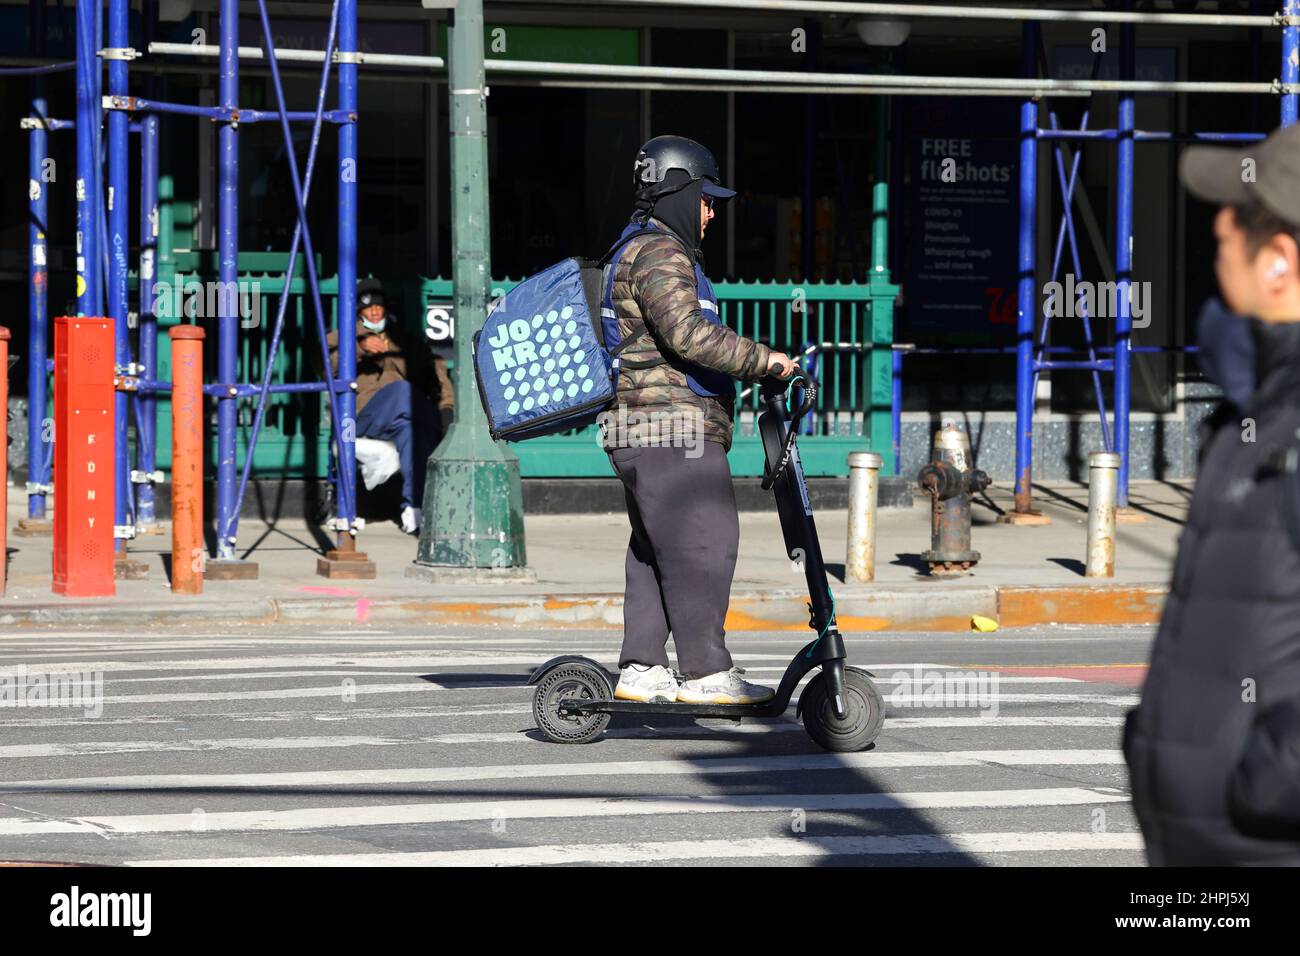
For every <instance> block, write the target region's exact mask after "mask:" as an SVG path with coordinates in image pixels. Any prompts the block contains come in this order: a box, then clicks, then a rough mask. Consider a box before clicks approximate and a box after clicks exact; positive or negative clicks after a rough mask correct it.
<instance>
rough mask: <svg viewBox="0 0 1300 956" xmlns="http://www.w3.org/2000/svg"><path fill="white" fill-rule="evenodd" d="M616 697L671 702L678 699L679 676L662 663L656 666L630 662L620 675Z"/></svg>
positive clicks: (615, 691)
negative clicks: (675, 675) (674, 674)
mask: <svg viewBox="0 0 1300 956" xmlns="http://www.w3.org/2000/svg"><path fill="white" fill-rule="evenodd" d="M614 697H615V698H616V699H617V700H635V701H640V702H641V703H643V704H647V703H651V702H656V703H657V702H660V701H662V702H663V703H668V704H670V703H672V702H673V701H675V700H676V699H677V678H675V677H673V674H672V671H670V670H669V669H668V668H666V667H664V666H662V665H660V664H656V665H655V666H654V667H645V666H643V665H641V664H628V665H627V667H624V668H623V670H622V672H621V673H620V674H619V675H618V686H617V687H615V688H614Z"/></svg>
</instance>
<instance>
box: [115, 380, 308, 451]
mask: <svg viewBox="0 0 1300 956" xmlns="http://www.w3.org/2000/svg"><path fill="white" fill-rule="evenodd" d="M123 387H124V388H125V389H126V390H127V391H130V392H136V393H138V394H140V395H149V394H151V393H152V394H156V393H158V392H170V391H171V390H172V383H171V382H167V381H160V380H158V379H153V378H134V379H127V380H126V382H125V384H124V385H123ZM328 388H329V386H328V385H327V384H326V383H325V382H281V383H278V384H273V385H272V386H271V387H270V388H269V389H267V391H268V392H269V393H270V394H272V395H301V394H306V393H310V392H323V391H325V390H327V389H328ZM203 394H204V395H210V396H211V397H213V398H219V397H221V396H226V395H233V396H236V397H239V398H251V397H253V396H255V395H261V394H262V386H261V385H259V384H256V383H253V382H241V383H240V384H237V385H221V384H219V383H216V382H210V383H208V384H207V385H204V386H203ZM252 444H253V443H252V442H251V441H250V442H249V447H250V448H251V447H252Z"/></svg>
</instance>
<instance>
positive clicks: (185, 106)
mask: <svg viewBox="0 0 1300 956" xmlns="http://www.w3.org/2000/svg"><path fill="white" fill-rule="evenodd" d="M110 68H111V67H110ZM104 108H105V109H107V110H109V111H110V112H112V113H119V112H121V113H174V114H176V115H178V116H197V117H199V118H200V119H210V120H217V121H218V122H222V123H235V124H238V123H270V122H278V121H279V119H280V114H279V113H277V112H275V111H274V110H241V109H240V108H239V107H238V106H226V105H225V104H222V105H220V106H195V105H194V104H192V103H167V102H164V101H163V100H156V99H145V98H144V97H142V96H125V95H122V96H113V97H112V98H110V99H109V100H108V101H107V102H106V103H105V104H104ZM288 116H289V121H290V122H293V123H302V122H306V123H310V122H314V121H315V119H316V114H315V113H310V112H302V111H301V110H290V111H289V113H288ZM324 117H325V119H326V120H328V121H329V122H331V123H351V122H352V117H351V116H350V115H349V114H348V113H346V112H344V111H342V110H326V111H325V113H324Z"/></svg>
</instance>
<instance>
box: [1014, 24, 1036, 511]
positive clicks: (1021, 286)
mask: <svg viewBox="0 0 1300 956" xmlns="http://www.w3.org/2000/svg"><path fill="white" fill-rule="evenodd" d="M1038 34H1039V26H1038V24H1037V23H1034V22H1032V21H1030V22H1026V23H1025V24H1024V26H1023V27H1022V28H1021V38H1020V43H1021V63H1022V71H1023V74H1024V76H1025V77H1026V78H1027V79H1032V78H1033V77H1034V75H1035V74H1036V73H1037V57H1036V53H1037V50H1038ZM1037 130H1038V101H1037V100H1035V99H1033V98H1032V97H1031V98H1028V99H1026V100H1025V101H1024V102H1022V103H1021V104H1020V165H1019V173H1020V209H1019V226H1020V234H1019V244H1018V247H1019V256H1018V263H1017V268H1018V278H1017V285H1016V478H1015V494H1016V511H1018V512H1022V513H1023V512H1027V511H1029V510H1030V496H1031V491H1030V484H1031V478H1032V462H1033V440H1034V395H1033V363H1034V316H1035V315H1036V313H1037V302H1038V296H1037V294H1036V280H1035V275H1034V269H1035V255H1034V253H1035V249H1034V243H1035V241H1036V234H1035V222H1034V220H1035V217H1036V214H1037V206H1038V201H1037V189H1038V137H1037V135H1036V133H1037Z"/></svg>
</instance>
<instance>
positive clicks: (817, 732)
mask: <svg viewBox="0 0 1300 956" xmlns="http://www.w3.org/2000/svg"><path fill="white" fill-rule="evenodd" d="M844 706H845V710H846V713H845V715H844V719H843V720H840V719H839V718H838V717H836V716H835V709H834V707H833V706H832V704H831V699H830V694H829V693H828V692H827V688H826V675H825V674H820V673H819V674H818V675H817V676H816V677H814V678H813V679H812V680H811V681H809V682H808V686H807V687H806V688H805V689H804V692H803V695H802V697H801V698H800V708H799V709H800V711H801V712H802V713H803V726H804V730H806V731H808V736H809V737H811V738H812V739H813V740H814V741H816V742H817V743H818V744H819V745H821V746H822V747H825V748H826V749H827V750H830V751H833V752H835V753H851V752H853V751H857V750H865V749H866V748H867V747H869V746H871V744H872V743H873V742H874V741H875V739H876V737H877V736H878V735H879V734H880V728H881V725H882V724H883V723H884V722H885V702H884V701H883V700H882V699H881V697H880V691H878V690H876V685H875V684H873V683H872V682H871V678H870V677H868V676H867V675H866V674H864V673H862V671H860V670H855V669H854V668H852V667H846V668H844Z"/></svg>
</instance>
